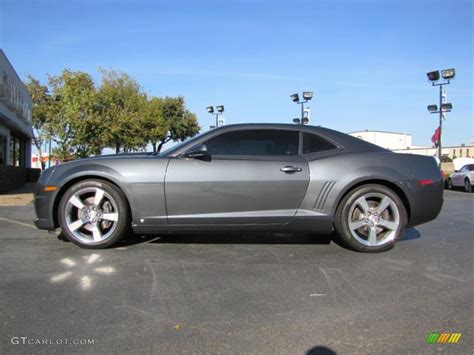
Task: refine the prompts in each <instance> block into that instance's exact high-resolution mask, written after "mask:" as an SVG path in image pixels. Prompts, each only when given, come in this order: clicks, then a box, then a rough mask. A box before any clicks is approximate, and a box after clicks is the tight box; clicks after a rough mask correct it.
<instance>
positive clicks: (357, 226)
mask: <svg viewBox="0 0 474 355" xmlns="http://www.w3.org/2000/svg"><path fill="white" fill-rule="evenodd" d="M348 225H349V230H350V232H351V234H352V236H353V237H354V238H355V239H356V240H357V241H358V242H359V243H362V244H364V245H367V246H370V247H374V246H381V245H384V244H387V243H389V242H391V241H393V240H394V239H395V237H396V236H397V231H398V230H399V227H400V212H399V210H398V207H397V205H396V204H395V202H394V201H393V200H392V199H391V198H390V197H388V196H386V195H384V194H382V193H378V192H377V193H367V194H365V195H363V196H361V197H359V198H358V199H357V200H356V201H355V202H354V203H353V204H352V206H351V208H350V210H349V216H348Z"/></svg>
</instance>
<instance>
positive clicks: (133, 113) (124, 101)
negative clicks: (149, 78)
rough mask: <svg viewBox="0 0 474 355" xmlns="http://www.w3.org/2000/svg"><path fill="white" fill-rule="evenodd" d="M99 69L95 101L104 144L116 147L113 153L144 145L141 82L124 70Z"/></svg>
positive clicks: (143, 146) (143, 106)
mask: <svg viewBox="0 0 474 355" xmlns="http://www.w3.org/2000/svg"><path fill="white" fill-rule="evenodd" d="M99 71H100V73H101V83H100V87H99V89H98V92H97V103H96V104H97V107H98V113H99V116H100V117H101V122H102V124H103V125H104V129H103V130H102V135H103V136H102V139H103V142H104V145H105V146H107V147H111V148H115V152H116V153H119V152H120V151H121V150H122V151H124V152H128V151H131V150H137V149H144V148H145V146H146V135H145V133H144V132H143V129H142V127H141V123H142V122H143V120H142V117H143V116H142V115H143V111H144V108H145V107H146V96H145V95H144V94H143V93H142V92H141V89H140V85H139V84H138V82H137V81H136V80H134V79H132V78H131V77H130V76H129V75H128V74H126V73H123V72H119V71H115V70H106V69H99Z"/></svg>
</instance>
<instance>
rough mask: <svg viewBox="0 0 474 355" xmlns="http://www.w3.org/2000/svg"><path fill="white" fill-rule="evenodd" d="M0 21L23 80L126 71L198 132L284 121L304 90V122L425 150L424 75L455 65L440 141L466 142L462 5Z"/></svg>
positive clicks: (269, 4)
mask: <svg viewBox="0 0 474 355" xmlns="http://www.w3.org/2000/svg"><path fill="white" fill-rule="evenodd" d="M0 16H1V17H0V26H1V27H0V35H1V37H0V47H2V48H3V49H4V51H5V53H6V54H7V56H8V57H9V59H10V61H11V62H12V64H13V65H14V67H15V68H16V70H17V72H18V73H19V75H20V76H22V77H25V76H26V75H27V74H32V75H33V76H36V77H38V78H40V79H43V80H45V78H46V74H57V73H59V72H60V71H61V69H63V68H70V69H76V70H84V71H88V72H90V73H92V74H93V75H94V76H97V71H96V69H97V68H98V67H105V68H114V69H119V70H123V71H126V72H128V73H129V74H131V75H132V76H134V77H135V78H136V79H137V80H138V81H139V82H140V84H141V85H142V86H143V88H144V90H145V91H146V92H148V93H150V94H153V95H157V96H165V95H170V96H173V95H183V96H184V97H185V99H186V102H187V105H188V107H189V108H190V109H191V110H192V111H193V112H195V113H196V114H197V115H198V118H199V122H200V124H201V125H202V126H203V127H205V128H206V129H207V127H208V126H209V125H210V124H211V123H212V122H213V118H212V116H211V115H209V114H207V113H206V110H205V107H206V106H208V105H210V104H212V105H218V104H224V105H225V108H226V121H227V123H238V122H291V119H292V118H293V117H297V116H298V113H299V108H298V106H297V105H295V104H294V103H292V102H291V101H290V98H289V95H290V94H292V93H294V92H301V91H303V90H312V91H314V92H315V99H314V100H313V102H311V104H310V106H311V114H312V123H313V124H321V125H323V126H327V127H330V128H334V129H338V130H341V131H344V132H350V131H355V130H360V129H376V130H388V131H399V132H408V133H412V134H413V141H414V144H418V145H430V144H431V142H430V138H431V135H432V134H433V131H434V129H435V128H436V127H437V119H436V116H435V115H430V114H429V113H428V112H427V110H426V106H427V105H428V104H431V103H436V102H437V95H438V92H437V90H436V89H435V88H432V87H431V86H430V85H429V83H428V82H427V79H426V72H427V71H430V70H433V69H444V68H450V67H455V68H456V71H457V77H456V80H454V81H453V82H452V84H451V85H449V86H448V87H447V90H448V100H449V101H450V102H452V103H453V106H454V110H453V112H452V113H450V114H449V116H448V119H447V121H446V122H445V129H444V137H443V140H444V144H449V145H455V144H460V143H469V142H470V141H471V140H472V139H473V135H474V133H473V97H474V92H473V64H472V63H473V2H472V1H471V0H454V1H453V0H451V1H446V0H444V1H437V0H410V1H408V0H407V1H403V0H400V1H392V0H390V1H388V0H379V1H377V0H366V1H362V0H361V1H356V0H353V1H350V0H335V1H329V0H325V1H316V0H313V1H310V0H308V1H290V0H287V1H275V0H273V1H263V0H260V1H259V0H256V1H250V0H247V1H235V0H227V1H224V0H223V1H199V0H194V1H180V0H173V1H117V0H115V1H92V0H91V1H76V0H69V1H19V0H15V1H13V0H2V1H1V3H0Z"/></svg>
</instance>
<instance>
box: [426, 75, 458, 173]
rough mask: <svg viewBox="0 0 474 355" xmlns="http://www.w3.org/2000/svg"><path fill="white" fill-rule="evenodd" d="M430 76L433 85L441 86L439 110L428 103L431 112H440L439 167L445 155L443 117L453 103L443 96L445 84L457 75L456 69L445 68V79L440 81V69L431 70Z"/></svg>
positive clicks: (449, 110)
mask: <svg viewBox="0 0 474 355" xmlns="http://www.w3.org/2000/svg"><path fill="white" fill-rule="evenodd" d="M426 75H427V76H428V80H429V81H430V82H431V85H432V86H439V110H438V106H437V105H428V111H429V112H430V113H438V114H439V127H438V129H439V137H438V159H439V167H440V168H441V158H442V156H443V153H442V148H441V135H442V132H443V118H444V113H447V112H451V110H452V108H453V105H452V104H451V103H449V102H445V101H446V100H445V98H443V85H449V84H450V80H451V79H453V78H454V76H455V75H456V71H455V70H454V68H453V69H445V70H441V76H442V77H443V79H444V81H443V82H439V79H440V74H439V71H438V70H435V71H432V72H429V73H427V74H426Z"/></svg>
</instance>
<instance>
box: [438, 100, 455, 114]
mask: <svg viewBox="0 0 474 355" xmlns="http://www.w3.org/2000/svg"><path fill="white" fill-rule="evenodd" d="M452 109H453V104H452V103H451V102H447V103H445V104H442V105H441V111H443V112H449V111H451V110H452Z"/></svg>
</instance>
